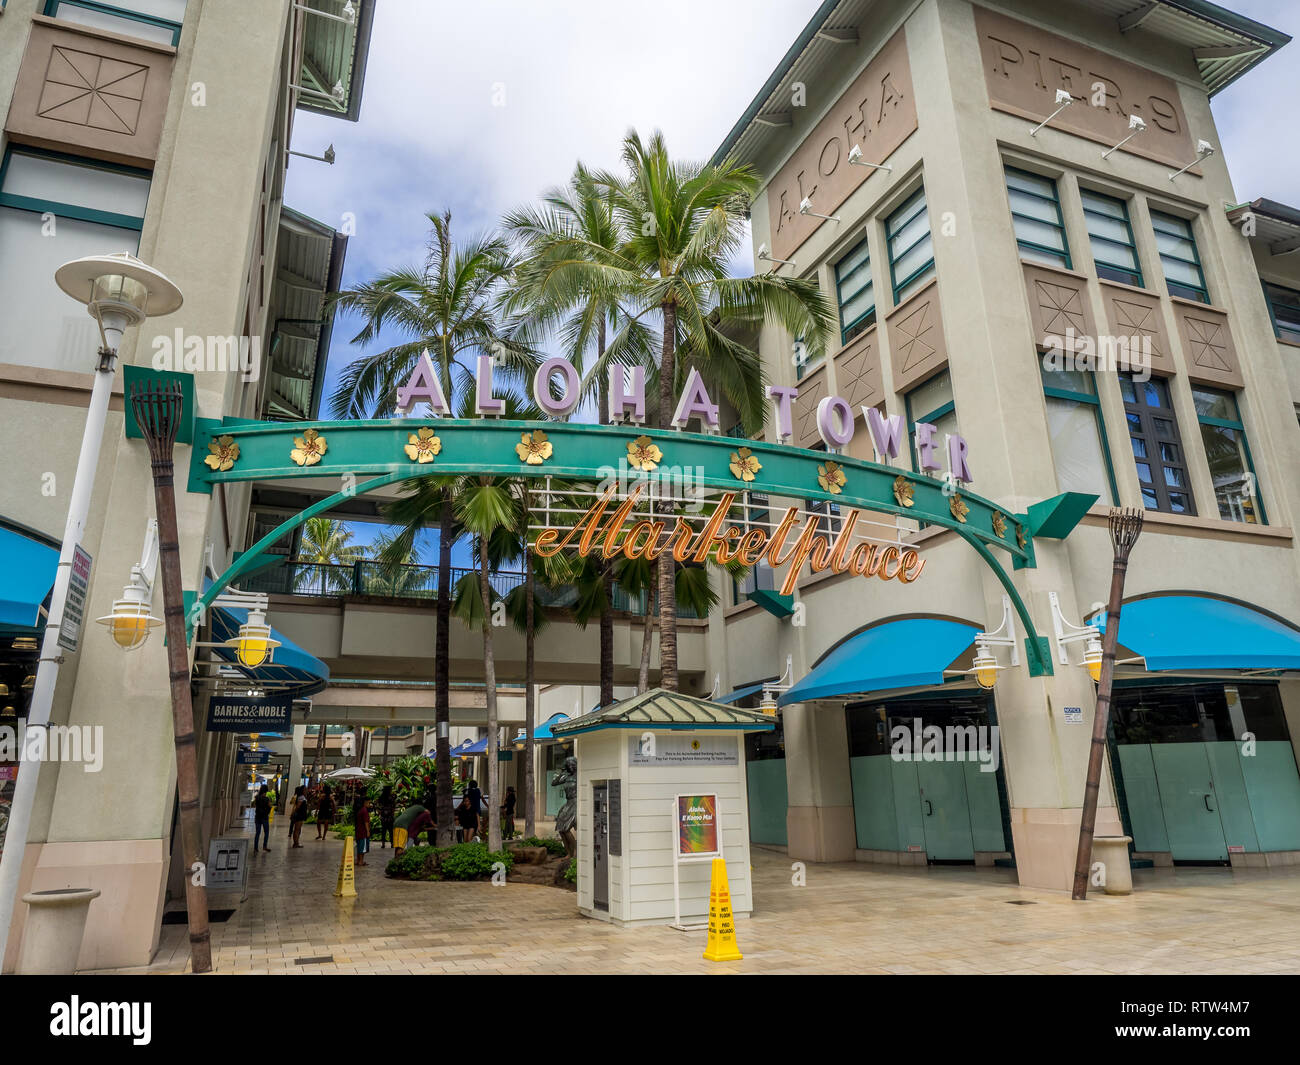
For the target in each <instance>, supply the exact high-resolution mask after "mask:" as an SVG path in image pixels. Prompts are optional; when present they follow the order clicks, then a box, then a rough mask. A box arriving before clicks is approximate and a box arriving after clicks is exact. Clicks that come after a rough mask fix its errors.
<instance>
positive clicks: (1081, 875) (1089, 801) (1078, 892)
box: [1070, 509, 1142, 900]
mask: <svg viewBox="0 0 1300 1065" xmlns="http://www.w3.org/2000/svg"><path fill="white" fill-rule="evenodd" d="M1141 533H1142V511H1140V510H1134V509H1125V510H1112V511H1111V512H1110V540H1111V544H1112V545H1113V546H1114V548H1115V568H1114V569H1113V570H1112V571H1111V577H1110V602H1109V603H1107V604H1106V634H1105V636H1104V637H1103V638H1102V642H1101V653H1102V654H1101V679H1100V680H1099V681H1098V682H1097V712H1096V714H1095V715H1094V716H1093V721H1092V746H1091V747H1090V748H1089V749H1088V779H1087V783H1086V784H1085V785H1084V788H1083V809H1082V810H1081V811H1080V817H1079V851H1078V853H1077V854H1076V855H1075V858H1074V890H1073V892H1072V893H1071V895H1070V897H1071V898H1072V899H1076V900H1080V899H1086V898H1087V897H1088V869H1089V866H1090V865H1091V864H1092V835H1093V831H1094V829H1096V827H1097V791H1098V788H1099V787H1100V785H1101V765H1102V758H1103V756H1104V755H1105V753H1106V723H1107V720H1108V719H1109V718H1110V689H1111V681H1112V679H1113V677H1114V675H1115V646H1116V644H1118V643H1119V610H1120V605H1121V604H1122V602H1123V600H1124V577H1125V576H1126V574H1127V573H1128V556H1129V552H1131V551H1132V550H1133V545H1134V544H1135V543H1137V538H1138V536H1140V535H1141Z"/></svg>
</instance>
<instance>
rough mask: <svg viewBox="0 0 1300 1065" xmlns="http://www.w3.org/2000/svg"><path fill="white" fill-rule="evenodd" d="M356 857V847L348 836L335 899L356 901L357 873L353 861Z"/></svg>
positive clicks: (340, 865)
mask: <svg viewBox="0 0 1300 1065" xmlns="http://www.w3.org/2000/svg"><path fill="white" fill-rule="evenodd" d="M355 855H356V845H355V844H354V843H353V842H352V837H351V836H348V838H347V839H346V840H344V843H343V861H342V862H340V863H339V883H338V887H336V888H335V889H334V897H335V898H338V899H355V898H356V897H357V873H356V865H355V864H354V861H353V859H354V858H355Z"/></svg>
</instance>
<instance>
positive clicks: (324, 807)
mask: <svg viewBox="0 0 1300 1065" xmlns="http://www.w3.org/2000/svg"><path fill="white" fill-rule="evenodd" d="M334 811H335V806H334V796H333V795H331V794H330V789H329V785H328V784H327V785H324V786H323V787H322V788H321V789H320V805H319V806H317V807H316V838H317V839H325V838H326V837H327V836H328V835H329V830H330V826H331V825H332V824H334Z"/></svg>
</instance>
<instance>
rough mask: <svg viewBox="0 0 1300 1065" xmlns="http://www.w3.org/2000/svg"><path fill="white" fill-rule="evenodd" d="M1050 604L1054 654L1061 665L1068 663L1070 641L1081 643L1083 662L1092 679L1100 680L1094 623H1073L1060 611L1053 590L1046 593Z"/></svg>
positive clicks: (1058, 600)
mask: <svg viewBox="0 0 1300 1065" xmlns="http://www.w3.org/2000/svg"><path fill="white" fill-rule="evenodd" d="M1047 598H1048V600H1049V601H1050V602H1051V604H1052V631H1053V632H1054V633H1055V635H1056V656H1057V659H1058V660H1059V661H1060V663H1061V665H1063V666H1068V665H1069V664H1070V656H1069V655H1068V654H1067V653H1066V647H1067V646H1068V645H1069V644H1072V643H1082V644H1083V664H1084V665H1085V666H1087V667H1088V674H1089V675H1090V676H1091V677H1092V679H1093V680H1094V681H1099V680H1101V634H1100V632H1098V630H1097V628H1096V626H1094V625H1073V624H1071V623H1070V622H1068V621H1066V620H1065V615H1064V614H1062V613H1061V602H1060V599H1059V598H1058V597H1057V595H1056V593H1055V592H1049V593H1048V594H1047Z"/></svg>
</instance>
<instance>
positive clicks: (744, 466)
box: [731, 447, 763, 481]
mask: <svg viewBox="0 0 1300 1065" xmlns="http://www.w3.org/2000/svg"><path fill="white" fill-rule="evenodd" d="M762 468H763V464H762V463H761V462H759V461H758V456H757V455H755V454H754V452H752V451H751V450H750V449H749V448H747V447H742V448H740V449H739V450H737V451H733V452H732V453H731V476H733V477H735V478H736V480H738V481H752V480H753V479H754V477H755V476H757V474H758V471H759V470H761V469H762Z"/></svg>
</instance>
